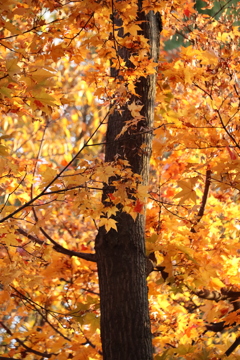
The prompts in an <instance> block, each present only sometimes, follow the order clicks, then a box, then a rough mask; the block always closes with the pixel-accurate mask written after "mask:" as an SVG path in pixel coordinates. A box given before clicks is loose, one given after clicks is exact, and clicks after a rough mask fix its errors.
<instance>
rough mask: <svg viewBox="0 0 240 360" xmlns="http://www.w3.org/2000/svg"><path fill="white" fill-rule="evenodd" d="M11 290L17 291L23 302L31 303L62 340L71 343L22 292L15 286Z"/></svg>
mask: <svg viewBox="0 0 240 360" xmlns="http://www.w3.org/2000/svg"><path fill="white" fill-rule="evenodd" d="M11 288H12V289H13V290H14V291H16V292H17V293H18V294H19V296H20V298H21V299H22V300H23V299H24V300H26V301H27V302H28V303H30V304H31V306H33V307H34V309H35V311H36V312H37V313H38V314H39V315H40V316H41V317H42V318H43V319H44V320H45V321H46V323H48V325H49V326H50V327H51V328H52V329H53V330H54V331H55V332H56V333H57V334H59V335H60V336H61V337H62V338H64V339H65V340H67V341H69V342H70V341H71V340H70V339H69V338H68V337H67V336H65V335H63V334H62V333H61V331H59V330H58V329H56V327H55V326H54V325H53V324H52V323H51V322H50V321H49V320H48V318H47V317H46V316H45V315H44V314H43V313H42V312H41V311H40V310H39V309H38V308H37V307H36V306H34V305H33V304H32V303H31V301H30V300H29V299H28V298H27V297H26V296H25V295H23V294H22V293H21V292H20V291H18V290H17V289H16V288H15V287H14V286H12V285H11Z"/></svg>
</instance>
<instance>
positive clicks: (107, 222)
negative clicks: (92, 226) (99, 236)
mask: <svg viewBox="0 0 240 360" xmlns="http://www.w3.org/2000/svg"><path fill="white" fill-rule="evenodd" d="M116 223H117V221H116V220H114V219H111V218H110V219H108V218H105V217H102V218H101V219H100V221H99V227H101V226H105V229H106V231H107V232H108V231H109V230H110V229H114V230H116V231H117V226H116Z"/></svg>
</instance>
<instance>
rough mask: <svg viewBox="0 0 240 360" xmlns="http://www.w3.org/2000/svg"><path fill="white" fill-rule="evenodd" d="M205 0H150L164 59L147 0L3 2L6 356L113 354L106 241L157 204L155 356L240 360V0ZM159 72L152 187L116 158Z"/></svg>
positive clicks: (149, 242)
mask: <svg viewBox="0 0 240 360" xmlns="http://www.w3.org/2000/svg"><path fill="white" fill-rule="evenodd" d="M196 3H198V1H197V2H196ZM196 3H195V2H193V1H191V0H189V1H186V0H173V1H163V0H161V1H160V0H159V1H158V0H156V1H150V0H144V1H143V9H144V11H145V12H149V11H151V10H153V11H154V12H157V11H159V12H160V14H161V16H162V21H163V30H162V33H161V50H160V58H159V62H158V64H156V63H155V62H153V61H152V60H151V59H149V57H148V56H147V55H148V42H147V40H146V39H145V38H144V37H143V36H142V35H139V30H140V27H139V23H138V22H137V21H136V17H137V1H136V0H120V1H113V0H112V1H109V0H106V1H98V0H83V1H65V0H60V1H55V0H42V1H39V0H22V1H15V0H8V1H6V0H0V112H1V117H0V131H1V134H0V213H1V214H0V284H1V285H0V309H1V320H0V359H5V358H6V359H7V358H14V359H26V360H35V359H36V360H37V359H39V360H40V359H47V358H49V359H57V360H66V359H74V360H85V359H89V360H91V359H92V360H93V359H94V360H95V359H96V360H97V359H101V358H102V348H101V341H100V324H99V319H100V311H99V287H98V277H97V266H96V257H95V251H94V246H95V237H96V234H97V231H98V229H99V227H101V226H104V227H105V229H106V231H107V232H108V231H110V230H111V229H114V230H117V225H118V224H117V221H116V220H115V219H114V216H115V215H116V214H117V212H118V211H119V209H120V208H121V211H122V212H125V213H128V214H130V215H131V216H132V218H133V219H136V218H137V217H138V216H139V214H143V213H144V211H146V216H147V217H146V255H147V257H149V259H150V260H151V261H152V262H153V271H152V272H151V273H150V274H149V276H148V279H147V282H148V294H149V309H150V310H149V311H150V319H151V326H152V334H153V346H154V359H155V360H170V359H179V360H180V359H181V360H182V359H184V360H193V359H199V360H200V359H202V360H204V359H209V360H217V359H220V358H224V357H226V356H228V358H229V360H235V359H238V358H239V351H240V349H239V347H238V345H239V344H240V335H239V333H238V325H239V322H240V320H239V313H240V299H239V298H240V287H239V254H240V243H239V230H240V221H239V214H240V206H239V191H240V122H239V109H240V75H239V70H240V69H239V55H240V51H239V35H240V32H239V24H238V22H237V10H239V9H238V8H237V6H239V5H237V2H235V1H226V0H224V1H217V2H213V1H210V0H205V2H204V3H203V5H202V8H201V9H200V10H199V8H197V7H196ZM216 3H217V8H216V11H215V10H214V12H213V13H211V15H210V14H209V13H208V12H207V10H211V9H212V8H213V6H214V9H215V7H216ZM203 8H204V9H203ZM113 10H114V12H117V13H118V14H119V17H120V18H121V19H122V21H123V25H122V27H123V29H124V33H126V34H128V35H127V36H124V37H121V36H119V35H118V28H117V26H116V25H114V23H113V21H112V20H111V18H112V14H113ZM173 37H178V38H179V39H181V46H179V47H174V48H173V49H171V50H170V48H169V47H168V46H167V45H166V44H167V42H168V43H169V41H171V39H172V38H173ZM119 47H125V48H127V49H131V51H132V54H133V55H132V57H131V62H132V63H133V64H134V68H128V67H127V65H126V63H125V62H124V61H123V60H122V59H121V58H120V57H119V56H117V55H116V54H117V49H118V48H119ZM157 65H158V68H157V70H156V66H157ZM110 67H114V68H116V69H118V71H119V72H120V74H121V76H119V78H118V81H116V79H115V78H114V77H112V76H110V70H109V69H110ZM155 71H157V87H156V99H155V119H154V125H153V127H152V128H151V129H143V131H148V132H151V133H152V134H153V148H152V157H151V168H150V173H149V186H146V185H143V184H142V183H141V177H140V176H139V175H138V174H136V173H134V172H133V171H132V169H131V167H130V166H129V163H128V161H127V160H124V159H121V158H118V157H117V156H116V157H115V160H114V161H112V162H105V161H104V148H105V141H106V139H105V133H106V128H107V122H108V118H109V116H110V115H111V114H112V113H113V111H118V110H119V112H120V111H121V107H122V106H123V104H126V102H127V101H128V99H130V98H131V96H132V95H136V92H135V90H136V85H137V82H138V79H139V78H140V77H146V76H147V75H150V74H152V73H154V72H155ZM141 109H142V104H139V103H138V102H132V103H131V104H129V105H128V110H129V113H130V114H131V119H130V120H129V121H126V124H125V126H124V127H123V129H122V131H121V133H120V134H119V135H118V136H117V137H116V139H113V141H118V139H119V138H121V137H122V136H124V134H125V133H127V132H128V131H131V130H132V129H134V127H135V126H136V125H137V124H138V122H139V121H141V120H142V115H141ZM139 151H142V152H144V151H145V148H144V146H142V148H141V149H139ZM136 156H137V155H136ZM111 178H114V179H115V180H114V184H113V185H114V191H111V192H109V195H108V198H107V199H105V201H102V194H103V190H104V189H105V188H106V186H107V185H108V184H109V179H111ZM139 360H140V359H139ZM143 360H145V359H143Z"/></svg>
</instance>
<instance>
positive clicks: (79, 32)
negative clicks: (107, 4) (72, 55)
mask: <svg viewBox="0 0 240 360" xmlns="http://www.w3.org/2000/svg"><path fill="white" fill-rule="evenodd" d="M93 15H94V12H92V14H91V15H90V17H89V18H88V20H87V21H86V23H85V24H84V26H83V27H82V28H81V29H80V30H79V31H78V33H77V34H76V35H74V36H73V38H71V40H70V41H69V43H68V45H67V47H68V46H70V45H71V43H72V42H73V40H74V39H75V38H76V37H77V36H79V35H80V34H81V32H82V31H83V30H84V29H85V28H86V26H87V24H88V23H89V22H90V20H91V19H92V17H93ZM65 39H66V37H65Z"/></svg>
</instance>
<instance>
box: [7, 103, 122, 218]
mask: <svg viewBox="0 0 240 360" xmlns="http://www.w3.org/2000/svg"><path fill="white" fill-rule="evenodd" d="M115 106H116V104H115V103H114V104H113V105H112V106H111V107H110V109H109V111H108V112H107V114H106V115H105V116H104V118H103V119H102V120H101V121H100V123H99V125H98V126H97V127H96V129H95V130H94V131H93V133H92V134H91V135H90V136H89V138H88V140H87V141H86V142H85V143H84V144H83V146H82V147H81V149H80V150H79V151H78V152H77V153H76V155H74V156H73V157H72V160H70V161H69V163H68V164H67V165H66V166H65V167H64V168H63V169H62V170H61V171H59V173H58V174H57V175H56V176H55V177H54V178H53V179H52V180H51V181H50V182H49V183H48V185H47V186H46V187H45V188H44V189H43V190H42V191H41V192H40V193H39V194H38V195H36V196H35V197H34V198H33V199H31V200H29V201H28V202H26V203H25V204H23V205H22V206H20V207H19V208H18V209H16V210H15V211H13V212H12V213H11V214H9V215H7V216H5V217H4V218H2V219H1V220H0V223H3V222H4V221H6V220H8V219H10V218H12V217H13V216H14V215H16V214H18V213H19V212H20V211H22V210H24V209H25V208H26V207H29V206H30V205H32V204H33V203H34V202H35V201H36V200H38V199H39V198H41V197H42V196H44V195H45V194H46V191H47V190H48V189H49V188H50V186H52V184H53V183H54V182H55V181H56V180H58V179H59V178H60V176H61V175H62V174H63V173H64V171H65V170H67V168H68V167H69V166H70V165H71V164H72V163H73V162H74V161H75V160H76V159H77V158H78V157H79V155H80V154H81V153H82V151H83V150H84V149H85V147H86V146H87V145H88V143H89V142H90V141H91V139H92V138H93V137H94V136H95V134H96V133H97V131H98V130H99V128H100V127H101V126H102V125H103V123H104V121H105V120H106V118H107V117H108V116H109V114H110V113H111V111H112V109H113V108H114V107H115Z"/></svg>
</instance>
